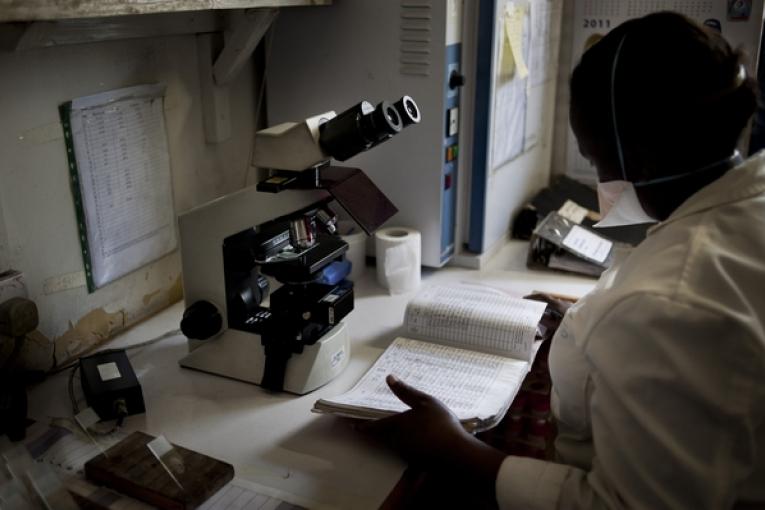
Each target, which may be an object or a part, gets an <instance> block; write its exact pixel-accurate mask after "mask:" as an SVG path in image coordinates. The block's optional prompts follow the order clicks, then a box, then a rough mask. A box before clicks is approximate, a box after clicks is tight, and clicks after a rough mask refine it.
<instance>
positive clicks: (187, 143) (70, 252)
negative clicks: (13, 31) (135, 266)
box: [0, 35, 259, 360]
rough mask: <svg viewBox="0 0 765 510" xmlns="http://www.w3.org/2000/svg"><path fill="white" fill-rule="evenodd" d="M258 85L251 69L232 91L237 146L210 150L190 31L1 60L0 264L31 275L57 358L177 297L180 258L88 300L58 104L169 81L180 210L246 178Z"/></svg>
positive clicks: (32, 290) (168, 102) (30, 284)
mask: <svg viewBox="0 0 765 510" xmlns="http://www.w3.org/2000/svg"><path fill="white" fill-rule="evenodd" d="M258 81H259V80H258V79H256V70H255V66H254V65H253V64H252V63H250V64H248V65H247V66H246V67H245V69H244V70H243V71H242V73H241V74H240V75H239V77H238V78H237V80H236V81H235V82H234V83H233V84H232V85H231V89H230V102H231V105H232V108H231V118H232V129H231V132H232V137H231V139H230V140H228V141H226V142H223V143H220V144H206V143H205V139H204V130H203V124H202V107H201V104H200V91H199V90H200V87H199V78H198V68H197V56H196V42H195V37H194V36H193V35H187V36H175V37H162V38H154V39H138V40H130V41H112V42H102V43H91V44H82V45H74V46H63V47H53V48H42V49H36V50H28V51H23V52H16V53H0V111H2V122H0V154H2V158H0V266H3V265H9V266H11V267H13V268H15V269H18V270H21V271H23V272H24V273H25V277H26V283H27V287H28V290H29V295H30V298H32V299H33V300H34V301H35V302H36V303H37V305H38V308H39V310H40V318H41V324H40V330H41V331H42V332H43V333H44V334H45V335H47V336H48V337H50V338H57V339H58V340H57V342H56V345H57V347H56V348H57V353H59V356H58V357H59V359H60V360H63V359H65V358H67V357H69V355H71V354H74V353H75V352H79V351H81V350H82V349H83V348H85V347H91V346H92V345H94V344H96V343H98V342H100V341H101V340H103V339H105V338H107V337H110V336H112V335H113V334H115V333H117V332H119V331H120V330H122V329H123V328H125V327H126V326H129V325H131V324H134V323H136V322H138V321H140V320H142V319H143V318H145V317H147V316H149V315H151V314H153V313H155V312H156V311H158V310H161V309H162V308H164V307H166V306H167V305H169V304H170V303H173V302H175V301H177V300H179V299H180V298H181V292H182V291H181V284H180V281H181V280H180V257H179V255H178V253H177V252H175V253H172V254H170V255H168V256H166V257H164V258H162V259H160V260H158V261H156V262H154V263H152V264H150V265H148V266H145V267H143V268H141V269H139V270H137V271H135V272H133V273H131V274H129V275H127V276H125V277H124V278H121V279H120V280H118V281H116V282H114V283H112V284H110V285H107V286H106V287H104V288H102V289H99V290H97V291H96V292H94V293H93V294H88V292H87V290H86V288H85V280H84V278H83V275H82V271H83V263H82V258H81V255H80V245H79V241H78V236H77V227H76V223H75V214H74V206H73V204H72V196H71V193H70V190H69V185H68V180H67V179H68V176H67V166H66V157H65V148H64V143H63V134H62V130H61V126H60V122H59V118H58V110H57V108H58V105H59V104H60V103H62V102H64V101H67V100H71V99H72V98H75V97H79V96H84V95H89V94H94V93H97V92H101V91H105V90H111V89H116V88H120V87H126V86H131V85H137V84H143V83H155V82H162V83H165V84H166V85H167V95H166V97H165V119H166V125H167V137H168V144H169V150H170V161H171V169H172V176H173V188H174V189H173V195H174V197H173V198H174V203H175V207H176V211H184V210H187V209H189V208H191V207H193V206H196V205H199V204H201V203H204V202H206V201H208V200H210V199H212V198H215V197H218V196H221V195H223V194H226V193H229V192H232V191H234V190H236V189H238V188H241V187H242V186H243V185H244V184H245V182H247V178H248V173H249V156H250V153H251V144H252V139H253V133H254V128H255V122H254V118H255V111H254V110H255V103H256V99H257V91H256V84H257V82H258ZM168 198H170V197H168ZM6 238H7V241H6ZM0 269H2V267H0Z"/></svg>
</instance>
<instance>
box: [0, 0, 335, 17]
mask: <svg viewBox="0 0 765 510" xmlns="http://www.w3.org/2000/svg"><path fill="white" fill-rule="evenodd" d="M331 2H332V0H152V1H150V2H147V1H146V0H60V1H57V2H51V1H50V0H0V21H34V20H52V19H64V18H93V17H102V16H123V15H126V14H153V13H158V12H181V11H201V10H208V9H252V8H262V7H294V6H303V5H329V4H331Z"/></svg>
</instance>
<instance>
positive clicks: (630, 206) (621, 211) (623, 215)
mask: <svg viewBox="0 0 765 510" xmlns="http://www.w3.org/2000/svg"><path fill="white" fill-rule="evenodd" d="M598 205H599V206H600V215H601V217H602V219H601V220H600V221H599V222H597V223H596V224H595V225H593V226H594V227H599V228H600V227H618V226H622V225H637V224H640V223H656V220H655V219H653V218H651V217H650V216H648V214H647V213H646V212H645V210H644V209H643V206H642V205H641V204H640V200H638V197H637V193H636V192H635V186H634V185H633V184H632V183H631V182H629V181H608V182H599V183H598Z"/></svg>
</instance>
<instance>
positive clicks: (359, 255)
mask: <svg viewBox="0 0 765 510" xmlns="http://www.w3.org/2000/svg"><path fill="white" fill-rule="evenodd" d="M337 233H338V234H339V235H340V239H342V240H343V241H345V242H346V243H348V251H347V252H345V258H346V259H347V260H349V261H350V262H351V274H349V275H348V279H349V280H353V281H354V282H355V281H358V279H359V278H360V277H361V276H362V275H363V274H364V272H365V271H366V268H367V266H366V262H367V238H368V237H369V236H367V234H366V232H364V231H363V230H361V227H359V226H358V225H356V223H354V222H353V221H350V220H341V221H339V222H338V223H337Z"/></svg>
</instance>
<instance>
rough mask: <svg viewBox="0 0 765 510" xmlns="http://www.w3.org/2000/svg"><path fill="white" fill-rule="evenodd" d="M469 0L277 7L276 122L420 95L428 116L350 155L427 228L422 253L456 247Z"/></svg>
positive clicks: (352, 0) (271, 112)
mask: <svg viewBox="0 0 765 510" xmlns="http://www.w3.org/2000/svg"><path fill="white" fill-rule="evenodd" d="M462 7H463V5H462V0H406V1H400V2H393V1H388V0H384V1H383V0H335V2H333V5H331V6H327V7H323V8H321V9H312V8H293V9H288V10H284V11H283V12H281V13H280V14H279V18H278V19H277V21H276V23H275V25H274V28H273V32H274V33H273V40H272V42H271V44H272V46H271V48H270V49H269V50H268V55H269V57H268V61H267V64H266V66H267V67H266V79H267V93H266V94H267V107H268V122H269V124H277V123H280V122H284V121H286V120H290V119H294V118H302V117H304V116H305V114H306V113H308V112H314V113H318V112H321V111H324V110H326V109H327V108H332V109H335V110H340V109H343V108H345V107H346V106H347V105H348V104H352V103H354V102H358V101H359V99H360V98H365V99H369V100H371V101H374V102H377V101H379V100H380V99H387V100H390V101H393V100H395V99H397V98H398V97H401V96H403V95H409V96H412V97H413V98H414V99H415V101H416V102H417V104H418V106H419V108H420V111H421V116H422V120H421V123H420V124H419V125H417V126H413V127H412V128H411V129H409V130H408V131H407V132H406V133H402V134H401V135H400V136H397V137H395V139H393V140H391V141H390V142H388V143H387V144H386V145H385V147H383V148H380V149H377V150H375V151H370V152H365V153H362V154H359V155H358V156H355V157H354V158H353V159H351V160H349V161H348V164H350V165H351V166H358V167H360V168H363V169H364V171H365V172H366V173H367V174H368V175H369V176H370V177H371V178H372V180H373V181H374V182H375V183H376V184H377V185H378V186H379V187H380V189H381V190H382V191H383V193H385V195H387V196H388V197H389V198H390V199H391V201H392V202H393V203H394V204H395V205H396V207H398V209H399V213H398V214H397V215H395V216H394V217H393V218H392V219H391V220H390V221H389V222H388V224H394V225H397V226H405V227H410V228H414V229H417V230H419V231H420V232H421V234H422V263H423V265H425V266H430V267H440V266H442V265H444V264H445V263H446V262H447V261H448V260H449V259H450V258H451V257H452V255H453V254H454V251H455V221H456V208H457V193H456V187H457V183H458V181H459V174H458V168H457V159H458V153H459V147H460V132H459V115H460V87H461V85H462V84H463V83H464V78H463V75H462V74H461V72H460V69H461V66H460V59H461V29H462V21H461V18H462Z"/></svg>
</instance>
